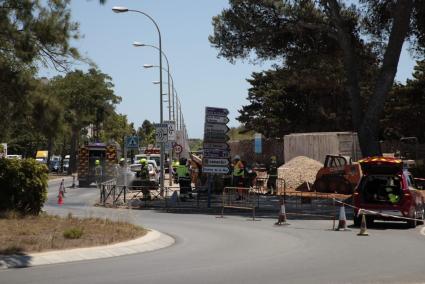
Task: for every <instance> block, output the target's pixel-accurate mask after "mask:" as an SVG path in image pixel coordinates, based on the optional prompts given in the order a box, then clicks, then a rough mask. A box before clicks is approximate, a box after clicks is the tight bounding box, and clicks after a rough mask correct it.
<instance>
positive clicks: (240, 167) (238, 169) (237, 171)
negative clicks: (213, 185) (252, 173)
mask: <svg viewBox="0 0 425 284" xmlns="http://www.w3.org/2000/svg"><path fill="white" fill-rule="evenodd" d="M232 175H233V180H232V184H233V186H234V187H237V186H241V185H243V176H244V164H243V163H242V161H241V157H239V156H238V155H236V156H235V158H234V159H233V174H232Z"/></svg>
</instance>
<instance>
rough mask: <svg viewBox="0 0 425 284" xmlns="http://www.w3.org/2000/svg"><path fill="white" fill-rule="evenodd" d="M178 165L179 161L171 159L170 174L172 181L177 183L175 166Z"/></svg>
mask: <svg viewBox="0 0 425 284" xmlns="http://www.w3.org/2000/svg"><path fill="white" fill-rule="evenodd" d="M179 165H180V163H179V161H177V160H174V161H173V163H172V169H171V171H172V176H173V180H174V183H178V178H177V172H176V171H177V167H178V166H179Z"/></svg>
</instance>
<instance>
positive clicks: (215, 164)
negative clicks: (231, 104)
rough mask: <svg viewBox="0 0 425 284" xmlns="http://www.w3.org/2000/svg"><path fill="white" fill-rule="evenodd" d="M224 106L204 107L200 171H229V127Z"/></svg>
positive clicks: (216, 172) (211, 172)
mask: <svg viewBox="0 0 425 284" xmlns="http://www.w3.org/2000/svg"><path fill="white" fill-rule="evenodd" d="M228 114H229V110H228V109H226V108H216V107H206V108H205V125H204V151H203V156H204V159H203V160H202V171H203V172H204V173H209V174H227V173H229V159H230V147H229V145H228V144H227V143H226V142H227V141H229V136H227V132H229V127H227V125H226V124H227V123H228V122H229V118H228V117H227V115H228Z"/></svg>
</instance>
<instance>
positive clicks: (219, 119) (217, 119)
mask: <svg viewBox="0 0 425 284" xmlns="http://www.w3.org/2000/svg"><path fill="white" fill-rule="evenodd" d="M205 121H206V122H208V123H222V124H226V123H228V122H229V119H228V118H227V116H217V115H207V116H205Z"/></svg>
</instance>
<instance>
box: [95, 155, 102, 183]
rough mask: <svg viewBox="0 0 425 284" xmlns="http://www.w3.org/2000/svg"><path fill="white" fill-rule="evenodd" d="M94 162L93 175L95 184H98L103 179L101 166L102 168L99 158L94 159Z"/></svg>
mask: <svg viewBox="0 0 425 284" xmlns="http://www.w3.org/2000/svg"><path fill="white" fill-rule="evenodd" d="M94 164H95V167H94V174H95V177H96V185H97V186H100V184H101V183H102V181H103V168H102V166H101V165H100V161H99V160H96V161H95V162H94Z"/></svg>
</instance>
